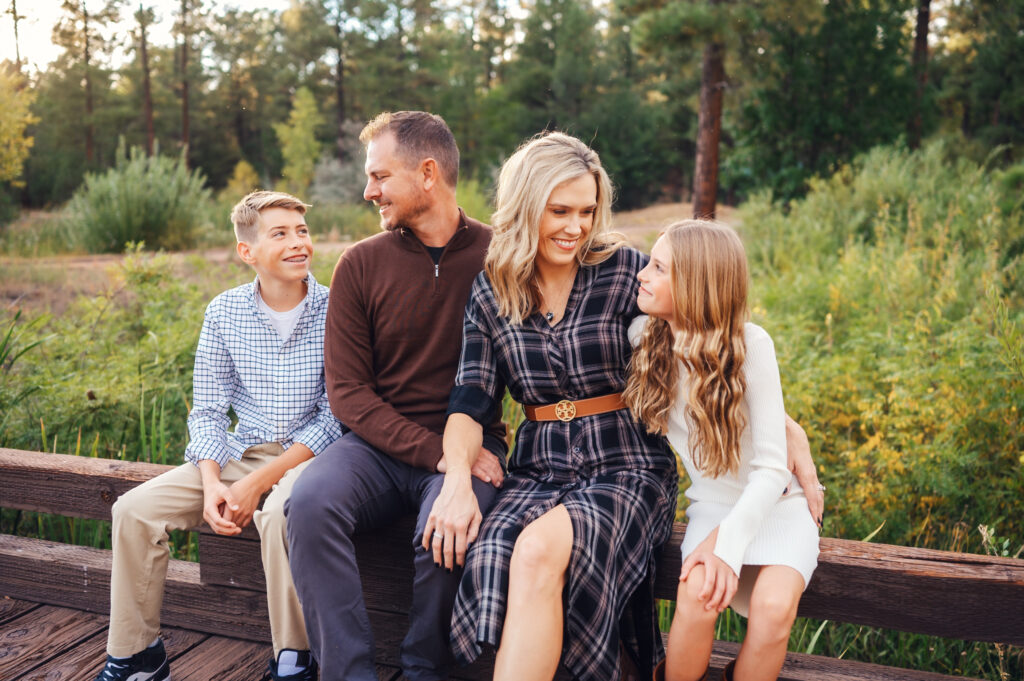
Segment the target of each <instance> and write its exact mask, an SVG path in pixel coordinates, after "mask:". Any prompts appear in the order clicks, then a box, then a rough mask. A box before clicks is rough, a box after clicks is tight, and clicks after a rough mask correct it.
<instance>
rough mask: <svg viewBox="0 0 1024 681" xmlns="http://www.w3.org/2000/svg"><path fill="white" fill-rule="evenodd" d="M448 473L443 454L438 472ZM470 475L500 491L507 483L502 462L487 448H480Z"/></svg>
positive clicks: (438, 463)
mask: <svg viewBox="0 0 1024 681" xmlns="http://www.w3.org/2000/svg"><path fill="white" fill-rule="evenodd" d="M447 471H448V461H447V460H446V459H445V458H444V454H442V455H441V459H440V461H438V462H437V472H438V473H446V472H447ZM470 473H472V474H473V477H474V478H476V479H477V480H483V481H484V482H487V483H490V484H492V485H494V486H495V487H497V488H498V489H501V485H502V484H503V483H504V482H505V471H504V469H503V468H502V467H501V461H500V460H499V459H498V456H497V455H496V454H494V452H492V451H491V450H489V449H487V448H486V447H481V448H480V453H479V454H477V455H476V459H475V460H474V461H473V467H472V468H470Z"/></svg>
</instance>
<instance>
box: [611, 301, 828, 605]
mask: <svg viewBox="0 0 1024 681" xmlns="http://www.w3.org/2000/svg"><path fill="white" fill-rule="evenodd" d="M646 322H647V316H640V317H637V318H636V319H635V320H633V323H632V325H631V326H630V328H629V339H630V341H631V342H632V343H633V344H634V345H636V343H637V342H638V341H639V338H640V335H641V334H642V333H643V327H644V324H645V323H646ZM743 332H744V339H745V341H746V346H747V354H746V359H745V360H744V362H743V373H744V377H745V378H746V381H747V391H746V394H745V395H744V399H743V404H742V405H741V409H742V411H743V414H744V417H745V418H746V421H747V427H746V428H744V429H743V433H742V434H741V437H740V465H739V469H738V470H737V471H736V473H727V474H725V475H721V476H719V477H717V478H711V477H705V476H704V474H703V473H702V472H701V471H700V470H699V469H698V468H697V467H696V466H695V465H694V463H693V459H692V457H691V456H690V449H689V432H690V431H689V427H688V426H687V423H686V419H685V418H684V408H685V405H686V400H687V396H688V394H689V378H688V376H687V371H686V369H685V368H684V367H683V366H682V365H681V363H680V380H679V386H678V388H677V390H678V392H677V394H676V401H675V404H674V405H673V407H672V411H671V413H670V415H669V426H668V441H669V443H670V444H671V445H672V448H673V449H675V450H676V453H677V454H678V455H679V456H680V458H681V459H682V461H683V465H684V466H685V467H686V472H687V474H688V475H689V477H690V481H691V483H692V484H691V485H690V487H689V488H687V490H686V497H687V499H689V502H690V503H689V505H688V506H687V509H686V515H687V526H686V536H685V537H684V538H683V544H682V553H683V560H686V557H687V556H688V555H689V554H690V553H691V552H692V551H693V550H694V549H695V548H697V545H698V544H700V543H701V542H702V541H703V540H704V539H705V538H706V537H707V536H708V535H709V534H710V533H711V532H712V531H714V529H715V528H716V527H717V528H719V530H718V539H717V540H716V542H715V551H714V553H715V555H716V556H718V557H719V558H721V559H722V560H723V561H724V562H725V563H726V564H728V565H729V567H731V568H732V569H733V571H734V572H735V573H736V574H737V575H740V582H741V583H740V590H739V592H738V593H737V596H736V597H735V598H734V599H733V602H732V603H731V604H730V605H731V607H732V608H733V609H734V610H737V611H738V612H740V614H743V615H746V614H747V612H746V611H747V602H748V599H749V591H750V587H751V586H752V584H751V583H745V582H749V580H745V579H744V575H742V574H741V572H740V568H741V567H742V566H743V565H787V566H789V567H792V568H793V569H794V570H796V571H797V572H799V573H800V574H801V576H803V579H804V588H807V584H808V582H810V580H811V574H812V573H813V572H814V568H815V567H816V566H817V564H818V528H817V525H816V524H815V522H814V520H813V519H812V518H811V514H810V511H809V510H808V508H807V499H806V497H805V496H804V492H803V489H801V487H800V484H799V483H798V482H797V480H796V478H795V477H794V476H793V475H792V474H791V473H790V472H789V468H788V467H787V466H786V424H785V418H786V412H785V407H784V405H783V401H782V384H781V383H780V381H779V367H778V363H777V362H776V359H775V346H774V344H773V343H772V339H771V337H770V336H769V335H768V332H766V331H765V330H764V329H762V328H761V327H760V326H757V325H756V324H750V323H748V324H746V325H745V326H744V329H743ZM784 491H785V492H786V493H785V494H783V492H784Z"/></svg>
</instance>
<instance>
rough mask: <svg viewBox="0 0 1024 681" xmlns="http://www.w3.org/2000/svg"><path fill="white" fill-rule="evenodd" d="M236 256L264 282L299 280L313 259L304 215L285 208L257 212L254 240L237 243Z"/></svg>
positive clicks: (283, 282)
mask: <svg viewBox="0 0 1024 681" xmlns="http://www.w3.org/2000/svg"><path fill="white" fill-rule="evenodd" d="M238 255H239V256H240V257H241V258H242V260H243V261H245V262H246V263H248V264H249V265H251V266H252V268H253V269H254V270H256V274H257V275H259V278H260V281H262V282H264V283H269V282H270V281H271V280H273V281H276V282H278V283H281V284H290V283H293V282H299V281H303V280H304V279H305V278H306V275H307V274H309V266H310V263H311V262H312V260H313V241H312V240H311V239H310V237H309V228H308V227H307V226H306V218H305V216H304V215H303V214H302V213H300V212H299V211H297V210H292V209H289V208H267V209H265V210H263V211H260V221H259V225H258V227H257V231H256V240H255V242H253V243H246V242H244V241H240V242H238Z"/></svg>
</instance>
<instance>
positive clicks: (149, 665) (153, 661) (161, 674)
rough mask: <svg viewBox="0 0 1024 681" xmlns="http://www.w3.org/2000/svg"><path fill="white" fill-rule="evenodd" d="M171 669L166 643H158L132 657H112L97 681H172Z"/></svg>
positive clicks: (108, 657) (109, 657)
mask: <svg viewBox="0 0 1024 681" xmlns="http://www.w3.org/2000/svg"><path fill="white" fill-rule="evenodd" d="M170 678H171V667H170V665H169V664H168V663H167V652H166V651H165V650H164V642H163V641H161V640H160V639H157V642H156V643H154V644H153V645H151V646H150V647H148V648H146V649H145V650H143V651H140V652H138V653H135V654H134V655H132V656H131V657H111V656H110V655H107V664H106V665H104V666H103V671H101V672H100V675H99V676H97V677H96V681H170Z"/></svg>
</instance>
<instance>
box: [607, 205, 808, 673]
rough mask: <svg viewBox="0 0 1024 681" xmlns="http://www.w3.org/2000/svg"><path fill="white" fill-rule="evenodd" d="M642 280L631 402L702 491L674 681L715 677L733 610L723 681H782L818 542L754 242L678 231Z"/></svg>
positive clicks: (679, 617)
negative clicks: (755, 282) (751, 250)
mask: <svg viewBox="0 0 1024 681" xmlns="http://www.w3.org/2000/svg"><path fill="white" fill-rule="evenodd" d="M638 279H639V280H640V291H639V294H638V296H637V303H638V306H639V307H640V309H641V310H642V311H643V312H645V313H646V314H647V315H649V317H644V316H641V317H639V318H637V319H636V320H635V321H634V322H633V324H632V325H631V327H630V333H629V335H630V341H631V342H632V343H633V344H634V345H635V346H636V349H635V351H634V354H633V358H632V361H631V364H630V375H629V378H628V382H627V388H626V391H625V394H624V399H625V401H626V403H627V404H628V405H629V407H630V409H631V410H632V412H633V415H634V417H635V418H637V419H638V420H639V421H640V422H642V423H644V424H646V426H647V429H648V431H649V432H651V433H652V434H662V435H666V436H667V437H668V440H669V442H670V444H671V445H672V446H673V448H674V449H675V450H676V452H677V453H678V454H679V455H680V457H681V458H682V460H683V464H684V466H685V467H686V471H687V473H688V474H689V477H690V480H691V482H692V484H691V486H690V487H689V488H688V489H687V491H686V496H687V497H688V498H689V500H690V503H689V507H688V508H687V516H688V526H687V529H686V536H685V538H684V539H683V544H682V553H683V559H684V560H683V567H682V571H681V573H680V575H679V588H678V593H677V601H676V613H675V617H674V619H673V621H672V629H671V632H670V633H669V639H668V652H667V659H666V666H665V677H666V678H667V679H670V680H672V681H696V680H698V679H702V678H705V679H706V678H707V673H708V661H709V659H710V656H711V644H712V640H713V637H714V627H715V620H716V619H717V617H718V614H719V613H720V612H722V610H724V609H725V607H726V606H729V605H731V606H732V607H733V609H734V610H736V611H738V612H740V613H741V614H744V615H747V614H748V613H749V623H748V627H747V635H746V639H745V640H744V642H743V646H742V648H741V649H740V653H739V656H738V657H737V659H736V660H734V661H733V662H732V663H730V664H729V665H728V666H727V667H726V669H725V672H724V678H726V679H733V678H735V679H737V680H739V681H753V680H755V679H757V680H760V679H775V678H776V677H777V676H778V673H779V670H780V669H781V668H782V663H783V660H784V658H785V655H786V643H787V641H788V640H789V630H790V628H791V627H792V624H793V619H794V618H795V617H796V610H797V604H798V602H799V600H800V594H801V593H802V592H803V590H804V588H805V587H806V586H807V583H808V581H809V580H810V578H811V573H812V572H813V571H814V568H815V566H816V565H817V556H818V535H817V528H816V527H815V523H814V521H813V520H812V517H811V514H810V513H808V505H807V501H806V498H805V496H804V494H803V491H802V490H801V489H800V487H799V484H798V483H797V482H796V480H795V479H793V478H792V476H791V474H790V471H789V469H788V468H787V465H786V433H785V427H784V409H783V402H782V388H781V385H780V382H779V370H778V365H777V364H776V360H775V350H774V346H773V344H772V340H771V338H770V337H769V336H768V334H767V333H766V332H765V331H764V329H762V328H760V327H759V326H756V325H754V324H751V323H748V322H746V320H747V316H748V313H747V262H746V255H745V253H744V251H743V244H742V243H741V242H740V239H739V237H738V236H737V234H736V233H735V232H734V231H733V230H732V229H730V228H728V227H725V226H723V225H719V224H716V223H713V222H706V221H699V220H686V221H683V222H679V223H676V224H673V225H671V226H670V227H669V228H668V229H667V230H666V231H665V232H664V233H663V234H662V235H661V237H660V238H659V239H658V241H657V242H656V243H655V245H654V248H653V249H652V250H651V259H650V261H649V263H648V264H647V266H646V267H644V268H643V270H641V272H640V274H639V275H638ZM787 491H788V493H787Z"/></svg>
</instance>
